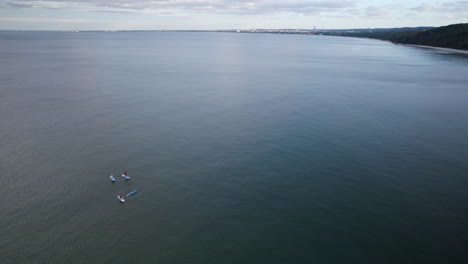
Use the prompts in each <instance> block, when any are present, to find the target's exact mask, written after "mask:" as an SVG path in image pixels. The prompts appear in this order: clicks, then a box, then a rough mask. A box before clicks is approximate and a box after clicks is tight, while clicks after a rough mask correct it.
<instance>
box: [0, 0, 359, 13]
mask: <svg viewBox="0 0 468 264" xmlns="http://www.w3.org/2000/svg"><path fill="white" fill-rule="evenodd" d="M354 5H355V3H354V1H351V0H285V1H273V0H233V1H220V0H133V1H128V0H112V1H109V0H48V1H40V0H1V1H0V7H4V8H49V9H93V10H100V9H127V10H148V9H151V10H184V11H209V12H233V13H239V12H297V13H308V12H320V11H333V10H340V9H344V8H350V7H353V6H354Z"/></svg>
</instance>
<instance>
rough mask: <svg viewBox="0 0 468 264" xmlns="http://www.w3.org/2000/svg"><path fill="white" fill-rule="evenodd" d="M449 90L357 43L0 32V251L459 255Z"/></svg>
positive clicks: (206, 258) (167, 259) (115, 255)
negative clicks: (126, 177)
mask: <svg viewBox="0 0 468 264" xmlns="http://www.w3.org/2000/svg"><path fill="white" fill-rule="evenodd" d="M467 99H468V55H463V54H457V53H451V52H447V51H437V50H432V49H424V48H416V47H407V46H399V45H393V44H391V43H388V42H383V41H377V40H367V39H354V38H339V37H325V36H296V35H267V34H229V33H162V32H159V33H158V32H119V33H104V32H101V33H99V32H96V33H84V32H81V33H63V32H62V33H60V32H1V33H0V122H1V125H0V146H1V148H0V168H1V174H0V179H1V184H0V193H1V194H2V195H1V199H0V208H1V214H0V259H1V263H4V264H7V263H113V264H115V263H462V262H463V261H464V260H466V259H467V253H466V246H467V245H468V177H467V176H468V136H467V132H468V103H467ZM123 170H128V171H129V174H130V176H132V180H130V181H129V182H127V183H125V182H123V181H122V180H121V178H120V177H118V179H117V180H118V181H117V182H116V183H111V182H110V181H109V178H108V175H109V174H110V173H112V172H114V173H116V175H120V174H121V173H122V171H123ZM135 188H138V189H139V190H141V192H140V193H138V194H137V195H135V196H132V197H130V198H128V199H127V202H126V203H125V204H121V203H119V202H118V201H117V199H116V195H117V194H118V193H120V192H122V193H126V192H128V191H131V190H132V189H135Z"/></svg>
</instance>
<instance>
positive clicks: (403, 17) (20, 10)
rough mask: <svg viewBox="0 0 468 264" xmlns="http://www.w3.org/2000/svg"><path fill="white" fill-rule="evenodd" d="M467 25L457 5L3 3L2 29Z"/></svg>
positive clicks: (394, 0)
mask: <svg viewBox="0 0 468 264" xmlns="http://www.w3.org/2000/svg"><path fill="white" fill-rule="evenodd" d="M456 23H468V1H457V0H438V1H432V0H283V1H275V0H232V1H221V0H133V1H125V0H44V1H42V0H0V30H3V29H14V30H197V29H198V30H215V29H255V28H256V29H259V28H264V29H279V28H291V29H312V28H314V27H316V28H317V29H345V28H346V29H347V28H391V27H416V26H445V25H449V24H456Z"/></svg>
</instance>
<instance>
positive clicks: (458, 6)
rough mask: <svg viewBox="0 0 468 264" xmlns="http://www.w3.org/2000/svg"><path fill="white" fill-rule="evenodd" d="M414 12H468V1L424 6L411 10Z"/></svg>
mask: <svg viewBox="0 0 468 264" xmlns="http://www.w3.org/2000/svg"><path fill="white" fill-rule="evenodd" d="M411 10H412V11H416V12H439V13H447V12H468V1H457V2H447V3H439V4H433V5H429V4H422V5H419V6H416V7H413V8H411Z"/></svg>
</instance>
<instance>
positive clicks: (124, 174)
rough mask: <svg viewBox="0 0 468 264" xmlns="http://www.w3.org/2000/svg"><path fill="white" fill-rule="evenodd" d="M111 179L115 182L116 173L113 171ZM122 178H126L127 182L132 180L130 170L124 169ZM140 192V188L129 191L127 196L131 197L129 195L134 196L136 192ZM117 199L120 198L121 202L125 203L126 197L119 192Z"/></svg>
mask: <svg viewBox="0 0 468 264" xmlns="http://www.w3.org/2000/svg"><path fill="white" fill-rule="evenodd" d="M109 178H110V180H111V181H112V182H115V177H114V173H111V175H110V176H109ZM122 178H124V179H125V182H127V181H128V180H130V176H128V171H124V172H123V174H122ZM137 192H138V190H133V191H131V192H129V193H128V194H127V195H126V197H129V196H132V195H134V194H136V193H137ZM117 199H118V200H120V202H122V203H124V202H125V198H124V195H123V194H121V193H119V194H118V195H117Z"/></svg>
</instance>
